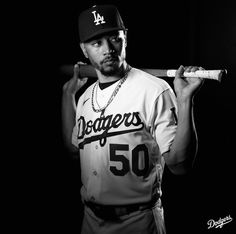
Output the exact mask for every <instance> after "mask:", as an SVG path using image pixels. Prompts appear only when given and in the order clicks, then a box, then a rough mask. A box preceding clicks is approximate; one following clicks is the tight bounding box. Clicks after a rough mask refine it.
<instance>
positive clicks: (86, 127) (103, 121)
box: [77, 112, 144, 149]
mask: <svg viewBox="0 0 236 234" xmlns="http://www.w3.org/2000/svg"><path fill="white" fill-rule="evenodd" d="M77 123H78V135H77V138H78V139H83V142H81V143H80V144H79V148H80V149H83V147H84V145H85V144H89V143H91V142H93V141H98V140H99V142H100V145H101V146H104V145H105V144H106V139H107V137H112V136H115V135H121V134H126V133H130V132H136V131H140V130H142V129H143V127H144V123H143V122H142V120H141V118H140V117H139V113H138V112H133V113H124V114H123V115H121V114H116V115H107V116H100V117H99V118H97V119H95V120H94V121H92V120H88V121H86V120H85V118H84V116H81V117H80V118H79V119H78V120H77ZM121 126H123V127H125V128H127V130H121V131H112V130H113V129H117V128H119V127H121ZM131 127H134V128H131ZM93 133H95V134H93ZM90 134H91V135H92V136H91V137H87V138H86V136H87V135H90Z"/></svg>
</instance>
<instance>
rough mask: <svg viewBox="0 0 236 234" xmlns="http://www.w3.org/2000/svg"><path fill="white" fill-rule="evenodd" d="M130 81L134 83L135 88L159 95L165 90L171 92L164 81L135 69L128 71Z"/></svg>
mask: <svg viewBox="0 0 236 234" xmlns="http://www.w3.org/2000/svg"><path fill="white" fill-rule="evenodd" d="M130 81H131V82H134V83H135V86H136V87H137V88H138V87H140V88H142V89H147V90H149V91H151V90H153V91H154V90H155V92H158V93H159V94H160V93H162V92H164V91H165V90H172V88H171V87H170V85H169V84H168V83H167V82H166V81H165V80H163V79H161V78H158V77H156V76H153V75H151V74H149V73H147V72H145V71H143V70H140V69H137V68H132V70H131V71H130Z"/></svg>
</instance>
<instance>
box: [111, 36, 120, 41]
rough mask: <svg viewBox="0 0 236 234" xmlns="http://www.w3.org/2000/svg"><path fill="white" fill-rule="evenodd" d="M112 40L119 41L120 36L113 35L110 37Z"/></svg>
mask: <svg viewBox="0 0 236 234" xmlns="http://www.w3.org/2000/svg"><path fill="white" fill-rule="evenodd" d="M110 40H111V41H112V42H120V41H121V38H120V37H119V36H113V37H111V39H110Z"/></svg>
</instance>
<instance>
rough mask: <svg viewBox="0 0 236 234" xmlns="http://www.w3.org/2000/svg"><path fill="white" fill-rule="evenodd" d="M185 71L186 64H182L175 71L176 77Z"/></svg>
mask: <svg viewBox="0 0 236 234" xmlns="http://www.w3.org/2000/svg"><path fill="white" fill-rule="evenodd" d="M183 73H184V66H183V65H180V67H179V68H178V70H177V71H176V73H175V77H176V78H180V77H181V76H182V75H183Z"/></svg>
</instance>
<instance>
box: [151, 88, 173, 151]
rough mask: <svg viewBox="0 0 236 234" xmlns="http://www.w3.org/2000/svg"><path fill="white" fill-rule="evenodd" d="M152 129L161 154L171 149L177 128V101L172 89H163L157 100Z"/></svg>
mask: <svg viewBox="0 0 236 234" xmlns="http://www.w3.org/2000/svg"><path fill="white" fill-rule="evenodd" d="M151 116H152V117H151V131H152V135H153V137H154V138H155V140H156V142H157V144H158V146H159V149H160V152H161V154H164V153H165V152H167V151H169V149H170V146H171V144H172V142H173V140H174V137H175V133H176V129H177V103H176V96H175V94H174V92H173V90H172V89H167V90H165V91H163V92H162V93H161V94H160V95H159V96H158V98H157V99H156V101H155V104H154V106H153V110H152V115H151Z"/></svg>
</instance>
